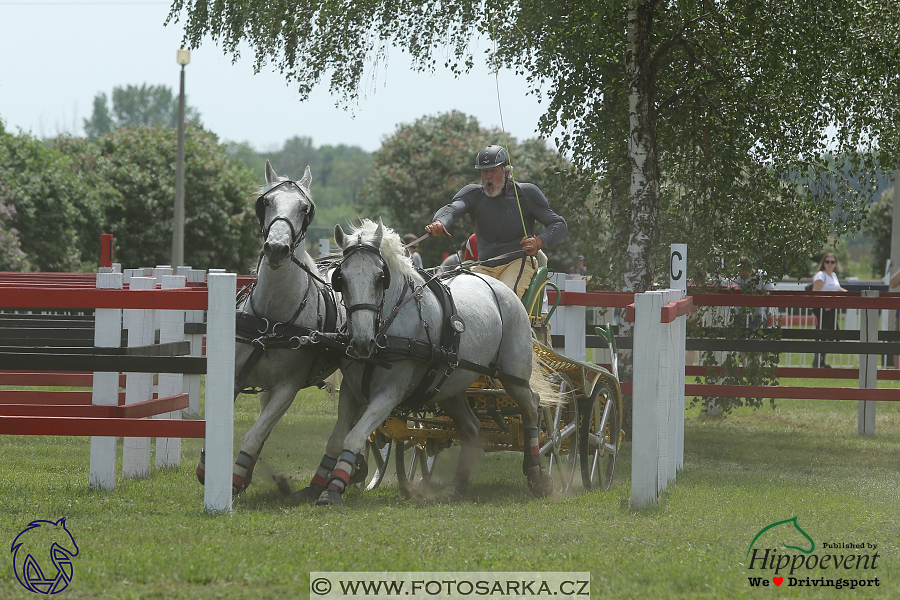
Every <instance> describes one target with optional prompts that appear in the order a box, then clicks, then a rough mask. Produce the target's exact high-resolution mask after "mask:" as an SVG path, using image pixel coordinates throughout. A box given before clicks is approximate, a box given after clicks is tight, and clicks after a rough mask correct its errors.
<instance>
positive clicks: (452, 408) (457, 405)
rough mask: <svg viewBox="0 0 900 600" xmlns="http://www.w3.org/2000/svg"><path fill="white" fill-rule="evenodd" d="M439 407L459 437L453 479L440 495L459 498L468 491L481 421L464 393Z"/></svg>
mask: <svg viewBox="0 0 900 600" xmlns="http://www.w3.org/2000/svg"><path fill="white" fill-rule="evenodd" d="M441 408H443V409H444V411H445V412H446V413H447V414H448V415H449V416H450V418H452V419H453V422H454V423H455V424H456V430H457V432H458V433H459V438H460V452H459V460H458V461H457V463H456V471H455V472H454V474H453V480H452V481H451V482H450V485H448V486H447V487H446V488H444V490H443V492H441V495H442V496H444V497H445V498H447V499H448V500H461V499H463V498H465V496H466V494H467V493H468V491H469V475H470V474H471V470H472V463H473V462H474V461H475V452H477V450H478V445H477V442H478V431H479V429H480V428H481V423H480V422H479V421H478V417H476V416H475V413H473V412H472V407H471V406H469V403H468V401H467V400H466V396H465V394H460V395H459V396H454V397H452V398H450V399H448V400H444V401H443V402H441Z"/></svg>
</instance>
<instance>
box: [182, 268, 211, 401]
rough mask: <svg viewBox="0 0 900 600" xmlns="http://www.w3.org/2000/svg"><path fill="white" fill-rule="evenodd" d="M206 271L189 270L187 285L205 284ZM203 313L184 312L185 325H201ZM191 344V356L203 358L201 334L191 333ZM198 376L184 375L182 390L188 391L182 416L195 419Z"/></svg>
mask: <svg viewBox="0 0 900 600" xmlns="http://www.w3.org/2000/svg"><path fill="white" fill-rule="evenodd" d="M205 282H206V271H204V270H202V269H191V270H190V272H189V273H188V283H205ZM204 314H205V311H202V310H186V311H185V312H184V322H185V323H203V317H204ZM187 339H188V341H190V342H191V356H203V334H202V333H193V334H191V335H189V336H188V338H187ZM200 378H201V376H200V375H185V376H184V383H183V385H184V389H186V390H187V391H188V394H189V396H188V407H187V408H186V409H185V410H184V411H183V413H182V414H184V416H186V417H197V416H199V415H200Z"/></svg>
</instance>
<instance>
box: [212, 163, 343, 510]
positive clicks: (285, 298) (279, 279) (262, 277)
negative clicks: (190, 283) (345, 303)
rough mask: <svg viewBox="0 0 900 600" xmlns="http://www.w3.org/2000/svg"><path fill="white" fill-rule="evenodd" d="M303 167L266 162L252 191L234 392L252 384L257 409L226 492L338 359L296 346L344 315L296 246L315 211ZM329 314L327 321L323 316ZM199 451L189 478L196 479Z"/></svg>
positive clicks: (246, 480)
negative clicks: (292, 171) (293, 176)
mask: <svg viewBox="0 0 900 600" xmlns="http://www.w3.org/2000/svg"><path fill="white" fill-rule="evenodd" d="M311 182H312V175H311V173H310V169H309V167H306V171H305V173H304V174H303V177H302V178H301V179H300V181H297V182H295V181H292V180H290V179H289V178H287V177H279V176H278V174H276V173H275V170H274V169H273V168H272V165H271V164H269V161H266V185H264V186H263V187H262V188H260V190H259V197H258V198H257V200H256V215H257V217H258V218H259V227H260V229H259V230H260V237H261V238H262V240H263V242H264V243H263V247H262V252H261V254H260V265H259V269H258V271H259V273H258V277H257V278H256V280H255V282H254V284H253V286H252V287H251V289H250V292H249V293H248V294H246V295H245V296H244V297H243V299H242V301H241V303H240V304H239V306H238V310H237V327H236V329H237V338H238V339H237V342H238V343H237V347H236V349H235V397H236V396H237V394H238V393H240V391H241V389H243V388H245V387H247V386H249V387H255V388H260V389H262V390H263V391H261V392H260V395H259V401H260V413H259V418H258V419H257V420H256V423H254V424H253V426H252V427H251V428H250V430H249V431H248V432H247V433H246V435H244V439H243V441H242V443H241V450H240V453H239V454H238V458H237V461H236V462H235V465H234V474H233V478H232V492H233V493H234V494H235V495H236V494H239V493H240V492H242V491H243V490H244V489H246V488H247V486H249V485H250V480H251V478H252V474H253V467H254V465H255V464H256V461H257V459H258V458H259V455H260V452H261V451H262V447H263V444H264V443H265V441H266V439H268V437H269V434H270V433H271V432H272V429H273V428H274V427H275V424H276V423H277V422H278V421H279V419H281V417H282V416H283V415H284V413H285V412H286V411H287V409H288V408H289V407H290V406H291V403H292V402H293V401H294V397H295V396H296V395H297V392H298V391H300V390H301V389H302V388H305V387H309V386H311V385H316V384H319V383H321V382H322V381H324V380H325V378H327V377H328V376H329V375H330V374H331V373H333V372H334V371H335V370H336V369H337V367H338V360H337V358H336V357H335V356H333V355H330V354H328V353H326V352H323V350H322V349H321V348H320V347H310V346H305V347H301V346H300V344H299V338H300V337H303V336H304V335H308V334H309V333H310V332H311V331H324V330H328V329H336V328H339V327H342V326H343V322H344V312H343V310H342V307H341V305H340V302H339V301H337V302H336V301H335V298H334V296H333V292H332V290H331V289H330V287H328V286H327V285H326V282H325V280H324V279H323V278H322V274H320V273H319V271H318V268H317V267H316V264H315V262H314V261H313V259H312V257H310V255H309V254H308V253H307V252H306V250H305V249H304V247H303V243H302V242H303V238H304V235H305V233H306V229H307V227H308V226H309V224H310V223H311V222H312V219H313V216H314V215H315V204H313V200H312V194H311V193H310V191H309V187H310V183H311ZM329 313H332V314H333V315H332V318H331V319H330V320H331V321H333V322H332V323H328V321H329ZM203 462H204V458H203V455H202V454H201V459H200V464H199V465H198V467H197V476H198V478H199V479H200V481H201V482H203V479H204V464H203Z"/></svg>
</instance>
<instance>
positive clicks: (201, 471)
mask: <svg viewBox="0 0 900 600" xmlns="http://www.w3.org/2000/svg"><path fill="white" fill-rule="evenodd" d="M197 481H199V482H200V485H206V449H205V448H201V449H200V462H198V463H197Z"/></svg>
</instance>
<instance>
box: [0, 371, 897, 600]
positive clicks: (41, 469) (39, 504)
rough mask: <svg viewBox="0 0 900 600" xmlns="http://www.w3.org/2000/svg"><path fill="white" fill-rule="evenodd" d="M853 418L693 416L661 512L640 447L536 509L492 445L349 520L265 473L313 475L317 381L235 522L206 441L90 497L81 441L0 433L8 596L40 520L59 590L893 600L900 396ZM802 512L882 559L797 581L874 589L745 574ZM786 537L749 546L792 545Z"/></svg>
mask: <svg viewBox="0 0 900 600" xmlns="http://www.w3.org/2000/svg"><path fill="white" fill-rule="evenodd" d="M783 384H784V385H807V383H804V382H796V381H795V382H788V381H785V382H783ZM808 385H813V384H812V382H809V383H808ZM848 385H852V383H850V382H848ZM255 410H256V407H255V402H254V400H253V399H252V398H250V397H242V398H240V399H239V400H238V403H237V410H236V419H237V425H236V432H237V435H236V449H235V452H237V446H238V444H239V440H240V436H242V435H243V433H244V431H246V429H247V428H248V427H249V425H250V424H251V423H252V420H253V418H254V411H255ZM856 410H857V408H856V403H855V402H838V401H803V400H794V401H787V400H783V401H779V402H778V407H777V409H775V410H771V409H770V408H768V406H766V408H764V409H760V410H758V411H753V410H743V409H739V410H737V411H736V412H734V413H732V414H731V415H729V416H728V417H726V418H724V419H721V418H715V419H713V418H706V417H704V416H702V415H701V414H700V413H699V410H698V409H696V408H695V409H688V411H687V412H686V417H685V460H684V463H685V466H684V470H683V471H681V472H680V473H679V474H678V481H677V483H675V484H674V485H672V486H671V487H670V489H669V491H668V492H667V493H666V494H665V495H663V497H662V499H661V502H660V505H659V507H655V508H650V509H643V510H640V511H635V510H632V509H631V508H630V507H629V502H628V500H629V485H630V484H629V479H630V469H631V465H630V462H629V459H630V445H629V444H627V443H626V444H625V446H624V448H623V452H622V454H621V456H620V459H619V464H618V467H617V473H616V480H615V487H614V488H613V490H612V491H611V492H608V493H605V494H601V493H589V494H584V493H576V494H574V495H571V496H569V497H560V498H552V499H546V500H534V499H532V498H531V497H530V495H529V494H528V492H527V489H526V486H525V481H524V477H523V476H522V475H521V467H520V465H521V458H520V456H518V455H514V454H510V453H497V454H486V455H485V456H484V458H483V460H482V461H481V463H480V465H479V468H478V471H477V473H476V475H475V477H474V479H473V484H472V487H471V492H470V497H469V499H468V500H467V501H465V502H461V503H456V504H451V505H447V504H437V503H433V502H427V501H412V500H404V499H402V498H400V497H399V494H398V490H397V487H396V484H395V483H394V482H392V481H386V482H385V484H384V485H382V487H381V488H379V489H378V490H376V491H374V492H357V491H352V492H349V493H348V494H347V495H346V496H347V497H346V500H347V508H346V509H344V510H342V511H340V510H333V509H322V508H318V507H311V506H297V505H295V504H293V503H292V502H291V500H290V498H289V497H287V496H285V495H283V494H282V493H281V492H280V491H279V489H278V487H277V486H276V484H275V483H274V482H273V480H272V478H271V477H266V474H267V473H269V474H272V473H277V474H283V475H286V476H288V477H289V478H290V481H291V484H292V486H293V488H294V489H296V488H297V487H300V486H301V485H305V483H306V482H307V481H308V479H309V477H310V476H311V475H312V472H313V470H314V468H315V466H316V465H317V464H318V461H319V458H320V457H321V455H322V451H323V449H324V442H325V438H326V436H327V433H328V431H330V428H331V426H332V424H333V420H334V416H333V415H334V408H333V407H332V406H331V405H330V403H329V402H328V400H327V399H326V396H325V394H324V393H322V392H318V391H308V392H302V393H301V394H300V395H299V396H298V398H297V401H296V402H295V405H294V406H293V407H292V408H291V410H290V411H289V412H288V414H287V415H286V416H285V418H284V419H283V420H282V422H281V423H280V424H279V425H278V426H277V427H276V429H275V432H274V433H273V436H272V438H271V439H270V441H269V443H268V444H267V446H266V448H265V450H264V453H263V462H262V463H261V464H260V465H258V466H257V470H256V473H255V474H254V482H253V486H252V487H251V488H250V489H249V490H248V491H247V492H246V493H245V495H244V496H242V497H240V498H239V499H237V500H236V501H235V506H234V512H233V513H232V514H231V515H224V516H221V515H220V516H210V515H207V514H204V513H203V512H202V510H201V508H202V498H203V493H202V488H201V487H200V485H199V484H198V483H197V481H196V479H195V477H194V472H193V471H194V466H195V465H196V458H197V456H198V451H199V446H200V442H199V441H198V440H185V441H184V445H183V466H182V467H181V468H180V469H176V470H168V471H163V472H154V473H153V474H152V476H151V477H150V478H148V479H144V480H129V481H124V480H122V479H120V480H119V482H118V485H117V488H116V490H115V491H113V492H106V493H95V492H89V491H88V490H87V470H88V462H89V443H88V440H87V439H86V438H62V437H59V438H29V437H11V436H0V456H3V458H4V460H3V463H2V464H3V467H2V469H3V471H2V472H3V475H2V477H0V546H2V547H4V548H5V549H6V550H5V551H4V552H2V553H0V556H4V557H5V558H3V559H2V564H0V598H32V597H34V594H33V593H31V592H29V591H27V590H25V589H24V588H23V587H21V586H20V584H19V583H18V582H17V580H16V578H15V574H14V570H13V566H12V558H11V557H12V555H11V554H10V553H9V548H10V545H11V543H12V541H13V539H14V538H15V537H16V535H17V534H18V533H19V532H20V531H21V530H22V529H24V528H25V526H27V524H28V523H29V521H32V520H35V519H46V520H54V521H55V520H57V519H59V518H60V517H63V516H65V517H67V524H68V527H69V530H70V531H71V532H72V534H73V536H74V537H75V539H76V541H77V543H78V545H79V548H80V552H79V555H78V557H77V558H76V559H75V561H74V578H73V581H72V583H71V584H70V586H69V587H68V588H67V589H66V590H64V591H63V592H62V593H60V594H58V595H57V596H56V597H59V598H122V599H128V598H160V599H162V598H166V599H168V598H248V599H251V598H252V599H266V598H305V597H308V595H309V573H310V572H311V571H343V570H353V571H400V570H402V571H589V572H590V573H591V592H592V597H593V598H611V599H626V598H635V599H637V598H640V599H644V598H769V597H773V596H774V597H789V598H842V599H843V598H900V568H898V567H900V562H898V557H900V543H898V538H900V525H898V523H900V520H898V519H897V517H896V511H897V509H898V506H900V406H897V405H896V404H892V403H882V404H880V405H879V406H878V419H877V430H878V435H876V436H875V437H872V438H860V437H859V436H857V433H856V431H857V424H856ZM450 452H451V453H452V451H450ZM120 457H121V453H120ZM442 458H443V455H442ZM451 458H452V457H448V459H447V460H442V461H441V462H440V464H439V466H438V472H437V477H440V476H441V475H442V474H443V475H444V476H446V474H447V473H448V472H449V469H451V468H452V466H453V464H452V463H453V461H452V460H451ZM577 487H578V488H579V490H580V486H577ZM795 516H796V517H797V523H798V525H800V526H801V527H802V529H803V531H805V532H806V533H807V534H808V535H809V536H810V537H811V538H812V539H813V540H814V541H815V543H816V550H815V554H818V555H825V554H842V553H846V554H849V553H858V552H863V551H851V550H826V549H824V548H823V546H822V545H823V544H824V543H831V544H834V543H846V542H854V543H858V542H862V543H867V544H877V552H878V562H877V568H875V569H869V570H849V571H843V570H841V571H839V572H836V571H835V570H833V569H832V570H829V571H821V570H819V569H811V570H808V571H807V570H804V569H801V571H798V572H797V573H795V574H794V576H795V577H796V576H803V577H804V578H805V577H806V576H809V577H811V578H814V579H817V578H819V577H822V576H824V577H826V578H835V577H838V578H842V577H845V578H874V577H878V579H879V583H880V586H879V587H870V588H857V589H855V590H850V589H847V588H844V589H841V590H836V589H834V588H826V589H822V588H810V587H803V588H799V587H788V580H787V573H786V572H784V571H782V572H781V573H780V575H785V583H784V584H782V585H781V586H780V587H777V588H776V587H775V586H774V585H773V584H771V583H770V586H769V587H767V588H754V587H751V585H750V583H749V581H748V577H750V576H762V577H764V578H765V579H767V580H771V579H772V576H773V575H774V571H772V570H769V571H765V570H760V568H759V566H760V565H759V564H757V568H755V569H754V570H750V569H748V564H747V563H748V562H749V561H748V559H747V552H748V548H749V547H750V544H751V541H753V539H754V536H756V535H757V533H758V532H759V531H760V530H762V529H763V528H765V527H766V526H768V525H770V524H772V523H775V522H778V521H782V520H786V519H790V518H792V517H795ZM777 536H778V534H777V533H776V532H775V530H773V531H772V532H770V533H767V534H764V536H762V537H761V538H760V540H759V541H758V542H757V544H756V546H755V547H758V548H762V547H763V545H764V547H767V548H776V547H777V548H778V550H779V552H781V553H785V554H786V553H793V554H797V552H796V551H793V550H785V549H784V548H782V547H781V542H785V543H790V541H789V540H787V539H784V540H783V539H781V538H779V537H777ZM866 552H869V553H870V554H871V553H872V552H874V551H866ZM51 568H52V567H51Z"/></svg>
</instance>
